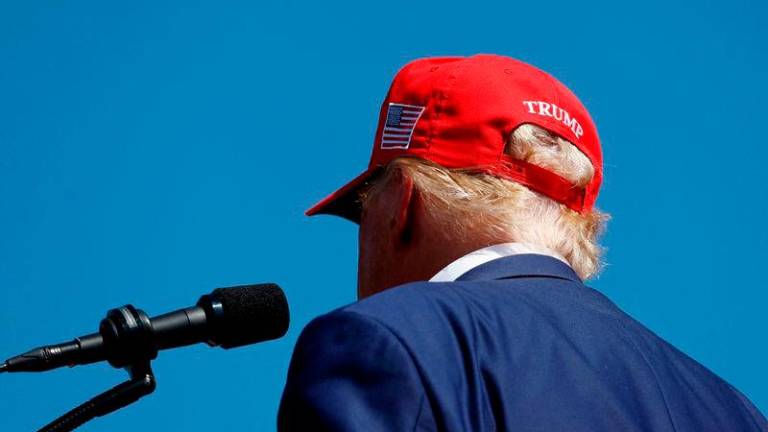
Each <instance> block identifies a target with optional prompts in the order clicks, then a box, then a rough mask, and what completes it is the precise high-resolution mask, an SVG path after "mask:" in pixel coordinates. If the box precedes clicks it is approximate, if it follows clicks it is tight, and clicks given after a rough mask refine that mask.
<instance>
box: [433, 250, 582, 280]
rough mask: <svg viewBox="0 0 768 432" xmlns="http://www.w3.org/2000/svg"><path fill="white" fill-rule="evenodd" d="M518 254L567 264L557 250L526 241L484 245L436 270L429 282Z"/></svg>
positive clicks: (454, 276)
mask: <svg viewBox="0 0 768 432" xmlns="http://www.w3.org/2000/svg"><path fill="white" fill-rule="evenodd" d="M520 254H538V255H548V256H551V257H553V258H557V259H559V260H560V261H562V262H564V263H566V264H568V265H569V266H570V264H569V263H568V261H566V260H565V258H563V256H562V255H560V254H558V253H557V252H555V251H553V250H551V249H548V248H545V247H541V246H535V245H530V244H527V243H517V242H515V243H501V244H497V245H493V246H488V247H484V248H482V249H478V250H476V251H474V252H470V253H468V254H466V255H464V256H463V257H461V258H459V259H457V260H456V261H454V262H452V263H450V264H448V265H447V266H446V267H445V268H444V269H442V270H440V271H439V272H437V274H436V275H434V276H433V277H432V279H430V280H429V281H430V282H453V281H455V280H456V279H458V278H459V276H461V275H463V274H464V273H466V272H468V271H470V270H472V269H473V268H475V267H477V266H479V265H481V264H485V263H487V262H488V261H493V260H495V259H496V258H501V257H506V256H511V255H520Z"/></svg>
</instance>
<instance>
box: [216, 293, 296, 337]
mask: <svg viewBox="0 0 768 432" xmlns="http://www.w3.org/2000/svg"><path fill="white" fill-rule="evenodd" d="M211 298H213V299H215V300H218V301H219V302H220V303H221V306H222V309H223V313H222V314H221V316H220V317H219V319H218V320H217V323H216V324H217V325H216V330H215V333H216V334H215V335H213V340H214V341H216V342H217V343H218V345H220V346H221V347H222V348H234V347H238V346H242V345H248V344H252V343H257V342H262V341H267V340H271V339H277V338H279V337H281V336H283V335H284V334H285V333H286V332H287V331H288V322H289V312H288V301H287V299H286V298H285V294H284V293H283V290H282V289H280V287H278V286H277V285H275V284H258V285H242V286H236V287H231V288H217V289H215V290H214V291H213V292H212V293H211Z"/></svg>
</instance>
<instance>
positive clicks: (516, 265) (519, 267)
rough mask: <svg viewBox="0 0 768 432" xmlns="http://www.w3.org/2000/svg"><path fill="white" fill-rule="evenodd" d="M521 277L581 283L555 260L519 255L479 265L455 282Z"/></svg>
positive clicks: (535, 255)
mask: <svg viewBox="0 0 768 432" xmlns="http://www.w3.org/2000/svg"><path fill="white" fill-rule="evenodd" d="M522 277H550V278H557V279H565V280H570V281H573V282H578V283H581V282H582V280H581V278H579V276H578V275H577V274H576V272H575V271H573V269H572V268H571V267H570V266H569V265H568V264H566V263H564V262H562V261H560V260H559V259H557V258H553V257H551V256H547V255H538V254H521V255H512V256H507V257H502V258H497V259H495V260H493V261H489V262H487V263H485V264H481V265H479V266H477V267H475V268H473V269H471V270H469V271H468V272H466V273H464V274H463V275H461V276H459V278H458V279H456V280H457V281H477V280H497V279H513V278H522Z"/></svg>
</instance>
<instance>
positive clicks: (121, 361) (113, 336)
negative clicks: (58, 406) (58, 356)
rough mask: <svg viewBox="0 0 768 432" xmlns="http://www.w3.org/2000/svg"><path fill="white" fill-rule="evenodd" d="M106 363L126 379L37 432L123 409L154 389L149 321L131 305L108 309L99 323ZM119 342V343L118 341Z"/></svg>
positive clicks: (56, 431)
mask: <svg viewBox="0 0 768 432" xmlns="http://www.w3.org/2000/svg"><path fill="white" fill-rule="evenodd" d="M99 333H100V334H101V336H102V338H103V339H104V345H105V347H106V350H107V360H108V361H109V364H111V365H112V366H113V367H116V368H123V369H125V370H126V371H127V372H128V375H129V376H130V379H129V380H128V381H125V382H123V383H121V384H118V385H116V386H115V387H112V388H111V389H109V390H107V391H105V392H104V393H101V394H99V395H97V396H95V397H94V398H92V399H90V400H88V401H87V402H85V403H83V404H81V405H79V406H78V407H77V408H74V409H72V410H71V411H69V412H67V413H66V414H64V415H62V416H61V417H59V418H57V419H56V420H54V421H52V422H51V423H49V424H47V425H46V426H44V427H43V428H42V429H40V430H39V431H38V432H70V431H73V430H75V429H76V428H78V427H80V426H82V425H83V424H85V423H86V422H88V421H90V420H93V419H94V418H96V417H101V416H104V415H107V414H110V413H112V412H115V411H117V410H119V409H120V408H124V407H126V406H128V405H130V404H132V403H134V402H136V401H138V400H139V399H141V398H142V397H144V396H146V395H148V394H150V393H152V392H153V391H154V390H155V385H156V381H155V376H154V374H153V373H152V367H151V361H152V360H153V359H154V358H155V357H157V349H158V348H157V346H156V345H155V343H154V341H153V337H152V336H153V334H152V323H151V322H150V320H149V317H148V316H147V314H146V313H144V311H142V310H141V309H136V308H135V307H133V306H132V305H126V306H123V307H121V308H117V309H112V310H110V311H109V312H107V317H106V318H104V319H103V320H102V321H101V323H100V324H99ZM118 342H119V343H118Z"/></svg>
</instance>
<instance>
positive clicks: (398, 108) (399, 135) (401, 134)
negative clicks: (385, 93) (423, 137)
mask: <svg viewBox="0 0 768 432" xmlns="http://www.w3.org/2000/svg"><path fill="white" fill-rule="evenodd" d="M422 113H424V107H420V106H416V105H404V104H398V103H390V104H389V109H388V110H387V121H386V122H385V123H384V132H382V134H381V148H383V149H395V148H402V149H407V148H408V146H409V145H410V144H411V136H412V135H413V129H414V128H415V127H416V122H417V121H419V118H420V117H421V114H422Z"/></svg>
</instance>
